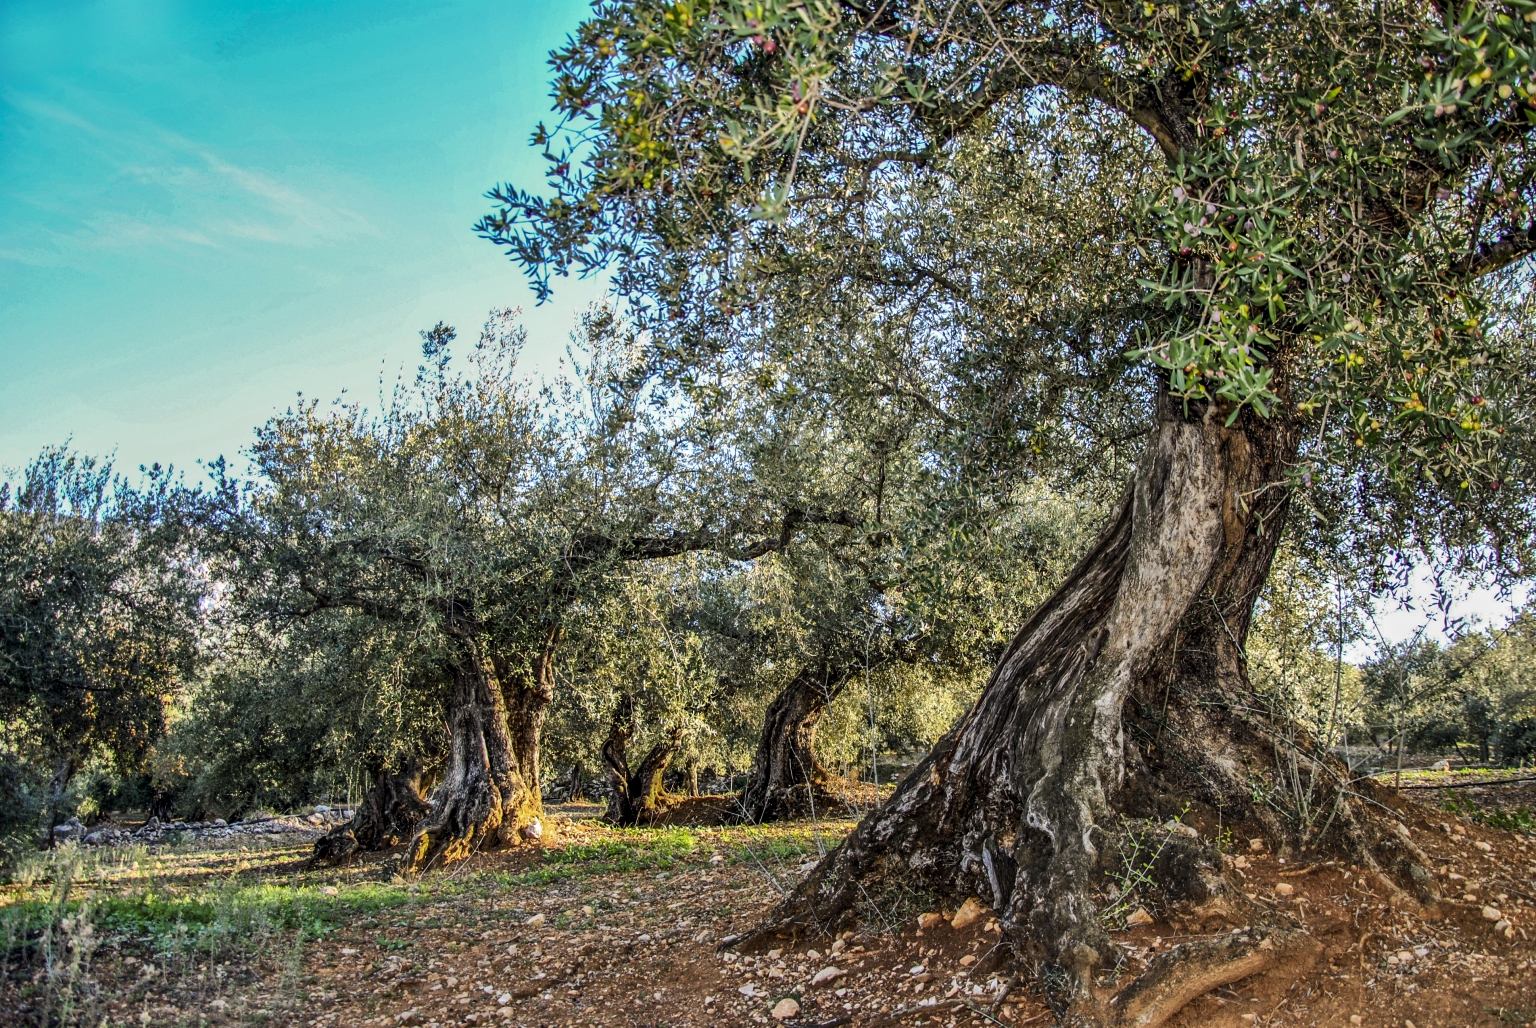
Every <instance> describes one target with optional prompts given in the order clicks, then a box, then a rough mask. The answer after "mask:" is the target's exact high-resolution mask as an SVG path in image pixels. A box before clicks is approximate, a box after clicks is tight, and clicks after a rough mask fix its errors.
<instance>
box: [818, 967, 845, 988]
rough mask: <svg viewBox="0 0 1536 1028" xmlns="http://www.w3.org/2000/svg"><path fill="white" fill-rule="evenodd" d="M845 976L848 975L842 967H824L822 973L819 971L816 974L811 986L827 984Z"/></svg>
mask: <svg viewBox="0 0 1536 1028" xmlns="http://www.w3.org/2000/svg"><path fill="white" fill-rule="evenodd" d="M845 974H847V972H846V971H844V970H843V969H842V968H840V967H824V968H822V969H821V970H820V971H817V972H816V974H815V975H814V976H813V977H812V978H811V984H812V985H821V984H823V983H825V982H830V981H833V980H835V979H838V978H841V977H842V976H843V975H845Z"/></svg>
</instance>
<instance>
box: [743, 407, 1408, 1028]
mask: <svg viewBox="0 0 1536 1028" xmlns="http://www.w3.org/2000/svg"><path fill="white" fill-rule="evenodd" d="M1223 421H1224V418H1223V416H1222V415H1221V413H1220V412H1219V411H1216V410H1209V409H1204V408H1203V407H1202V408H1199V409H1197V407H1196V405H1194V404H1191V405H1190V414H1189V416H1187V417H1186V416H1185V415H1184V413H1183V409H1182V405H1181V404H1179V403H1178V402H1177V401H1173V400H1171V399H1169V398H1168V397H1166V396H1163V397H1161V398H1160V400H1159V403H1158V406H1157V413H1156V418H1155V423H1154V428H1153V432H1152V433H1151V436H1150V438H1149V441H1148V443H1147V449H1146V452H1145V453H1144V455H1143V457H1142V459H1141V462H1140V464H1139V465H1138V468H1137V471H1136V473H1135V475H1134V476H1133V479H1132V482H1131V483H1130V486H1129V487H1128V489H1127V491H1126V494H1125V496H1124V497H1123V499H1122V501H1121V503H1120V505H1119V507H1118V509H1117V510H1116V511H1115V513H1114V515H1113V517H1112V518H1111V519H1110V522H1109V524H1108V525H1107V526H1106V527H1105V528H1104V530H1103V532H1102V533H1101V534H1100V536H1099V538H1098V539H1097V540H1096V542H1095V543H1094V545H1093V547H1092V548H1091V549H1090V551H1089V552H1088V554H1087V555H1086V556H1085V557H1084V558H1083V559H1082V561H1081V562H1080V563H1079V564H1078V565H1077V567H1076V568H1074V569H1073V571H1072V572H1071V573H1070V574H1069V575H1068V577H1067V580H1066V581H1065V582H1064V583H1063V584H1062V585H1061V587H1060V588H1059V589H1057V591H1056V592H1055V593H1054V594H1053V595H1052V596H1051V598H1050V599H1048V600H1047V601H1046V602H1045V603H1044V604H1043V605H1042V606H1041V607H1040V608H1039V609H1038V610H1036V611H1035V613H1034V614H1033V615H1032V616H1031V617H1030V618H1029V620H1028V621H1027V622H1026V623H1025V625H1024V627H1023V628H1022V629H1020V631H1019V633H1018V634H1017V635H1016V636H1015V637H1014V639H1013V641H1012V643H1011V644H1010V645H1009V647H1008V649H1007V651H1006V652H1005V654H1004V656H1003V658H1002V660H1001V662H1000V663H999V665H998V667H997V669H996V670H995V671H994V672H993V675H992V678H991V680H990V681H989V682H988V684H987V685H986V687H985V688H984V689H983V690H982V693H981V695H980V697H978V699H977V701H976V704H975V706H974V707H973V708H972V709H971V711H970V712H969V713H968V714H967V715H966V716H965V717H964V718H962V719H961V721H960V722H959V723H958V724H957V725H956V726H955V727H954V728H952V729H951V730H950V732H949V733H948V734H947V735H946V736H945V737H944V738H943V739H942V740H940V742H939V744H938V745H937V746H936V747H935V749H934V751H933V752H932V753H931V754H929V756H928V757H927V758H925V759H924V761H923V762H922V763H920V764H919V765H918V766H917V767H916V768H915V769H914V770H913V771H912V772H911V773H910V774H909V775H908V776H907V777H906V778H905V779H903V781H902V783H901V784H900V786H899V787H898V788H897V790H896V792H895V793H894V794H893V795H892V796H891V798H890V799H889V800H887V801H886V802H885V803H884V804H883V805H882V806H881V807H880V808H879V809H878V810H876V811H875V812H873V813H872V814H870V815H869V816H868V817H867V818H865V820H864V821H863V822H862V823H861V824H860V825H859V827H858V828H857V829H856V830H855V831H854V833H853V834H852V835H851V836H849V838H848V839H847V840H846V841H845V842H844V843H843V845H842V846H840V847H839V848H838V849H837V850H835V851H833V852H832V853H831V854H829V855H828V856H827V858H826V859H824V860H823V861H822V862H821V864H820V865H818V867H817V868H816V870H815V871H813V872H812V873H811V875H810V876H809V877H808V878H807V879H806V880H805V881H804V882H803V883H802V885H801V886H800V888H799V889H798V890H797V892H796V893H795V894H794V895H793V896H792V897H790V898H789V899H788V900H786V901H785V903H784V904H783V905H781V907H780V909H779V910H778V911H777V912H776V915H775V916H774V918H773V919H772V920H771V921H770V923H768V924H767V925H765V926H763V927H762V928H761V929H759V930H758V931H757V932H756V933H753V935H752V936H750V937H748V938H749V939H750V938H756V937H760V936H761V935H763V934H765V933H777V932H783V931H796V930H802V929H807V928H810V929H823V930H825V929H827V928H829V927H831V926H833V925H835V923H836V922H838V921H839V920H841V919H842V918H844V917H846V916H847V915H848V913H849V912H850V911H851V909H852V907H853V905H854V902H855V900H856V898H857V897H858V896H859V895H860V894H861V892H863V891H865V887H866V886H868V888H869V889H870V890H874V889H877V888H878V886H879V882H880V880H881V879H882V878H883V877H885V878H890V877H898V876H899V877H905V878H909V879H915V880H916V881H917V883H918V884H920V885H921V886H922V887H924V888H927V889H928V890H930V891H933V892H936V893H939V894H941V895H944V896H948V897H950V898H951V899H953V900H955V901H959V900H961V899H964V898H965V897H967V896H969V895H976V896H979V897H981V898H983V899H985V900H986V901H987V902H989V903H990V905H991V906H992V907H993V909H994V910H995V911H996V912H997V914H998V917H999V920H1000V922H1001V924H1002V927H1003V930H1004V934H1005V938H1006V940H1007V941H1008V942H1009V943H1011V945H1012V948H1013V952H1014V954H1015V956H1017V957H1021V958H1022V957H1026V956H1027V957H1030V958H1034V959H1043V961H1044V962H1045V963H1047V964H1051V965H1055V966H1057V967H1059V968H1060V969H1061V970H1062V971H1064V972H1065V974H1060V975H1054V976H1051V977H1050V978H1049V980H1050V981H1052V982H1063V983H1065V984H1064V985H1061V986H1059V987H1057V991H1056V993H1055V995H1054V996H1053V1001H1054V1002H1056V1003H1057V1005H1058V1007H1059V1008H1061V1009H1063V1010H1065V1009H1070V1010H1071V1011H1072V1014H1071V1016H1072V1018H1074V1019H1076V1020H1077V1021H1078V1022H1080V1023H1084V1024H1106V1025H1108V1024H1123V1023H1129V1021H1128V1020H1127V1019H1128V1018H1129V1017H1130V1009H1129V1007H1121V1008H1118V1009H1117V1008H1116V1007H1115V1006H1114V1005H1113V1003H1112V1002H1111V999H1110V994H1109V993H1108V991H1107V988H1106V987H1104V986H1103V985H1102V983H1099V982H1098V981H1097V976H1098V973H1099V972H1100V971H1101V970H1103V969H1104V968H1105V966H1106V965H1107V964H1108V963H1109V962H1110V961H1111V960H1112V959H1113V953H1114V951H1113V950H1112V948H1111V947H1110V946H1109V940H1108V937H1107V933H1106V928H1105V925H1104V924H1103V922H1102V920H1101V914H1100V911H1099V909H1098V907H1097V905H1096V903H1095V899H1094V897H1095V893H1097V892H1099V891H1100V890H1101V889H1102V888H1103V887H1105V886H1107V885H1108V884H1109V882H1108V880H1107V878H1106V875H1105V872H1106V871H1111V870H1115V869H1116V867H1117V864H1118V861H1119V859H1120V857H1119V845H1118V844H1119V842H1120V840H1122V839H1124V838H1125V835H1124V826H1125V825H1126V824H1127V819H1146V820H1142V821H1140V822H1137V821H1134V820H1132V821H1130V823H1131V824H1133V825H1139V829H1140V830H1142V831H1148V830H1150V831H1162V830H1161V829H1160V827H1159V825H1160V823H1161V822H1162V820H1163V819H1165V818H1166V817H1168V816H1169V815H1170V813H1171V814H1173V815H1177V814H1178V813H1179V812H1180V810H1182V809H1183V808H1184V805H1185V804H1188V803H1200V804H1205V805H1206V806H1207V807H1209V808H1214V809H1215V810H1216V811H1220V812H1222V813H1223V815H1224V818H1225V822H1226V823H1228V824H1231V823H1233V822H1240V821H1248V822H1257V824H1258V825H1259V826H1261V829H1262V830H1264V831H1265V832H1266V833H1267V834H1268V835H1269V836H1270V838H1271V839H1272V840H1274V841H1275V843H1276V844H1277V846H1280V847H1284V846H1288V845H1291V844H1293V843H1299V844H1301V845H1312V844H1314V843H1315V841H1316V840H1315V838H1310V837H1308V836H1307V835H1306V834H1305V828H1306V827H1307V826H1305V825H1300V826H1298V825H1295V824H1292V823H1288V822H1287V821H1286V820H1283V819H1282V818H1281V817H1280V815H1278V814H1277V813H1275V811H1274V810H1273V809H1272V808H1271V806H1270V805H1269V804H1255V803H1254V802H1253V800H1252V789H1253V787H1254V783H1255V781H1256V780H1261V781H1263V782H1265V783H1267V784H1268V785H1269V786H1271V787H1272V788H1273V789H1274V790H1276V791H1277V793H1278V791H1279V790H1280V789H1281V788H1282V785H1281V776H1280V775H1279V774H1278V772H1277V767H1276V756H1277V752H1278V748H1279V746H1280V745H1281V742H1282V740H1284V739H1286V738H1296V737H1298V736H1297V734H1296V733H1295V731H1294V730H1293V729H1290V728H1288V727H1286V726H1283V725H1282V724H1281V723H1280V722H1279V720H1278V719H1277V718H1274V717H1270V716H1268V715H1266V714H1264V713H1262V712H1261V711H1260V710H1259V709H1258V708H1259V706H1260V704H1259V701H1258V699H1257V698H1256V697H1255V696H1254V695H1253V694H1252V692H1251V691H1250V690H1249V689H1248V682H1247V673H1246V669H1245V666H1244V663H1243V649H1242V648H1243V642H1244V639H1245V638H1246V635H1247V631H1248V624H1249V620H1250V617H1251V614H1252V610H1253V603H1254V600H1255V598H1256V597H1257V595H1258V592H1259V590H1260V589H1261V588H1262V586H1263V584H1264V580H1265V578H1266V577H1267V575H1268V572H1269V567H1270V563H1271V560H1272V558H1273V556H1274V552H1275V548H1276V546H1277V544H1278V542H1279V538H1280V533H1281V529H1282V527H1283V525H1284V522H1285V516H1286V508H1287V505H1288V500H1289V493H1288V490H1287V488H1286V487H1285V485H1284V475H1285V472H1286V468H1287V465H1288V463H1289V462H1290V461H1291V460H1292V459H1293V457H1294V455H1295V452H1296V446H1297V430H1296V428H1295V426H1294V424H1292V423H1290V422H1288V421H1286V420H1284V419H1281V418H1277V419H1274V420H1263V419H1259V418H1257V417H1254V416H1252V415H1250V414H1246V413H1245V414H1244V415H1243V416H1241V417H1239V418H1238V419H1237V421H1236V423H1235V424H1234V425H1232V426H1231V427H1230V428H1229V427H1225V426H1224V425H1223ZM1282 729H1283V730H1282ZM1309 745H1310V742H1309ZM1288 759H1289V758H1288ZM1296 759H1298V760H1299V762H1300V763H1301V765H1302V767H1303V770H1307V769H1310V768H1316V769H1317V770H1318V772H1319V773H1320V774H1321V775H1323V776H1324V780H1325V781H1326V780H1329V777H1328V776H1330V775H1332V774H1334V773H1339V768H1338V762H1337V761H1336V760H1334V759H1333V758H1331V757H1329V756H1327V755H1326V754H1324V753H1323V752H1322V751H1321V749H1320V748H1317V747H1312V748H1310V749H1309V750H1308V751H1307V752H1303V753H1300V754H1298V755H1296ZM1347 780H1348V778H1347V772H1342V773H1339V776H1338V778H1337V781H1339V782H1344V781H1347ZM1282 799H1283V797H1282ZM1335 800H1336V803H1335V805H1334V807H1333V811H1332V817H1331V820H1330V822H1329V824H1330V826H1331V825H1337V826H1338V827H1339V828H1340V830H1341V831H1340V845H1341V846H1342V847H1343V848H1347V849H1349V850H1350V852H1351V855H1352V857H1353V859H1356V860H1358V861H1360V862H1361V863H1365V864H1367V865H1368V866H1369V867H1371V868H1378V867H1379V865H1378V863H1377V861H1376V859H1375V855H1380V856H1383V857H1386V858H1388V859H1389V860H1393V861H1396V865H1395V866H1394V870H1396V871H1398V872H1399V875H1400V877H1403V878H1405V879H1411V880H1412V881H1413V882H1414V883H1415V884H1416V885H1417V886H1419V891H1420V894H1421V896H1422V897H1423V898H1424V899H1426V900H1429V899H1432V898H1434V896H1435V893H1434V890H1433V883H1432V880H1429V879H1427V876H1426V875H1424V874H1423V873H1422V869H1419V870H1418V871H1415V870H1414V869H1413V866H1412V865H1413V864H1414V863H1415V861H1416V859H1417V860H1422V852H1418V851H1417V847H1413V846H1412V843H1411V842H1409V841H1408V840H1407V839H1406V837H1404V836H1401V835H1400V833H1399V834H1394V833H1392V832H1378V833H1377V834H1376V835H1375V837H1371V833H1370V832H1369V828H1370V826H1369V825H1367V824H1366V822H1365V817H1366V815H1365V814H1364V812H1363V809H1362V807H1361V806H1360V805H1358V804H1356V803H1355V802H1354V801H1353V800H1352V799H1350V798H1349V796H1347V795H1345V794H1344V792H1342V791H1337V792H1336V794H1335ZM1281 805H1282V806H1283V802H1282V803H1281ZM1170 808H1171V809H1170ZM1393 824H1395V822H1393ZM1212 827H1214V825H1213V826H1212ZM1164 834H1167V836H1168V844H1167V845H1166V846H1165V847H1164V850H1165V853H1166V854H1168V855H1171V856H1172V857H1173V858H1175V859H1172V860H1170V861H1168V864H1169V869H1168V874H1167V875H1166V876H1161V875H1160V877H1162V878H1163V881H1161V882H1160V884H1161V885H1162V886H1163V888H1164V890H1165V893H1166V896H1165V898H1166V899H1167V900H1168V901H1169V902H1171V903H1175V904H1186V905H1189V906H1191V907H1196V908H1199V909H1216V908H1217V905H1221V904H1224V905H1225V908H1224V909H1228V910H1231V909H1232V908H1234V907H1237V906H1241V905H1242V904H1243V903H1244V902H1245V901H1243V900H1242V897H1241V895H1240V893H1238V892H1237V891H1236V890H1234V889H1229V888H1228V887H1227V886H1226V885H1225V882H1224V879H1223V877H1222V870H1221V869H1222V863H1221V860H1220V855H1219V853H1217V852H1216V850H1215V849H1214V848H1213V847H1211V846H1209V845H1206V844H1204V843H1201V842H1198V841H1195V840H1190V839H1187V838H1186V837H1185V836H1184V835H1182V834H1177V833H1164ZM1388 836H1391V838H1388ZM1416 852H1417V858H1415V853H1416ZM1373 854H1374V855H1373ZM1175 866H1177V868H1178V870H1177V871H1176V872H1175V871H1174V870H1173V868H1174V867H1175ZM1383 880H1385V879H1383ZM1393 888H1394V890H1395V891H1396V893H1397V894H1399V895H1403V894H1402V890H1400V889H1396V886H1393ZM1405 898H1406V897H1405ZM1409 901H1410V902H1411V899H1410V900H1409ZM1238 923H1241V922H1238ZM1261 938H1262V933H1256V934H1253V935H1252V936H1251V946H1247V944H1245V946H1246V947H1247V948H1244V949H1243V951H1242V952H1240V953H1236V954H1228V956H1230V957H1231V961H1230V966H1229V970H1230V971H1231V972H1232V976H1230V977H1223V974H1224V972H1222V971H1221V969H1220V967H1217V966H1215V965H1213V964H1212V963H1211V961H1210V960H1208V959H1206V958H1205V957H1203V956H1201V957H1199V959H1195V958H1196V957H1197V956H1199V955H1197V954H1195V953H1194V951H1193V950H1191V951H1190V956H1191V959H1190V960H1187V961H1180V960H1176V959H1175V960H1169V961H1165V962H1160V963H1158V964H1157V965H1155V966H1154V967H1153V968H1152V969H1150V970H1149V971H1148V976H1152V977H1151V978H1149V977H1148V976H1143V979H1141V980H1140V982H1139V983H1137V984H1135V985H1133V986H1132V989H1134V990H1136V991H1135V993H1134V995H1135V996H1137V997H1141V998H1139V999H1136V1000H1135V1002H1134V1004H1132V1005H1134V1006H1135V1009H1136V1010H1137V1011H1138V1013H1137V1014H1136V1016H1135V1019H1134V1021H1135V1023H1136V1024H1137V1025H1139V1026H1141V1028H1150V1026H1152V1025H1155V1024H1158V1023H1161V1021H1163V1020H1165V1019H1166V1018H1167V1017H1169V1016H1172V1014H1173V1013H1176V1012H1177V1010H1178V1008H1179V1007H1180V1006H1182V1005H1183V1004H1184V1003H1187V1002H1188V1001H1189V999H1192V998H1194V996H1196V995H1199V994H1200V992H1203V991H1206V990H1208V989H1210V988H1215V987H1217V986H1219V985H1222V984H1224V983H1225V982H1228V981H1233V980H1235V979H1236V978H1237V977H1242V976H1243V975H1246V974H1249V973H1252V971H1251V970H1250V971H1243V972H1242V974H1238V973H1237V971H1238V970H1240V969H1241V968H1242V967H1244V966H1246V964H1245V961H1249V958H1250V957H1251V955H1252V954H1251V948H1252V947H1256V946H1258V945H1259V943H1260V941H1261ZM742 941H746V940H742ZM1270 945H1271V947H1273V946H1274V945H1275V943H1274V942H1271V943H1270ZM1202 952H1203V951H1202ZM1223 952H1225V951H1223ZM1213 959H1214V958H1213ZM1249 962H1251V961H1249ZM1196 969H1199V975H1200V977H1199V978H1198V983H1203V984H1200V987H1199V989H1198V991H1194V992H1191V989H1192V988H1194V985H1193V984H1192V983H1196V982H1197V979H1196V978H1194V977H1190V976H1191V975H1194V974H1195V971H1196ZM1126 994H1127V995H1130V994H1131V990H1126ZM1152 996H1162V997H1164V998H1163V999H1157V1000H1153V999H1147V998H1146V997H1152ZM1181 997H1182V998H1181ZM1148 1004H1150V1006H1149V1005H1148Z"/></svg>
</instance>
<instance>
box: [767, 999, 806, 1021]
mask: <svg viewBox="0 0 1536 1028" xmlns="http://www.w3.org/2000/svg"><path fill="white" fill-rule="evenodd" d="M770 1013H772V1014H773V1016H774V1019H775V1020H778V1021H783V1020H786V1019H788V1018H791V1017H794V1016H795V1015H796V1014H798V1013H800V1004H799V1003H796V1002H795V1001H794V1000H793V999H792V998H790V997H789V996H785V997H784V998H783V999H781V1000H779V1001H778V1002H777V1003H775V1004H774V1005H773V1010H772V1011H770Z"/></svg>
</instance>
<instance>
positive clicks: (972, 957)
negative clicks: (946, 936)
mask: <svg viewBox="0 0 1536 1028" xmlns="http://www.w3.org/2000/svg"><path fill="white" fill-rule="evenodd" d="M974 963H976V954H974V953H967V954H966V955H965V956H963V957H961V958H960V966H961V967H970V966H971V965H972V964H974Z"/></svg>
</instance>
